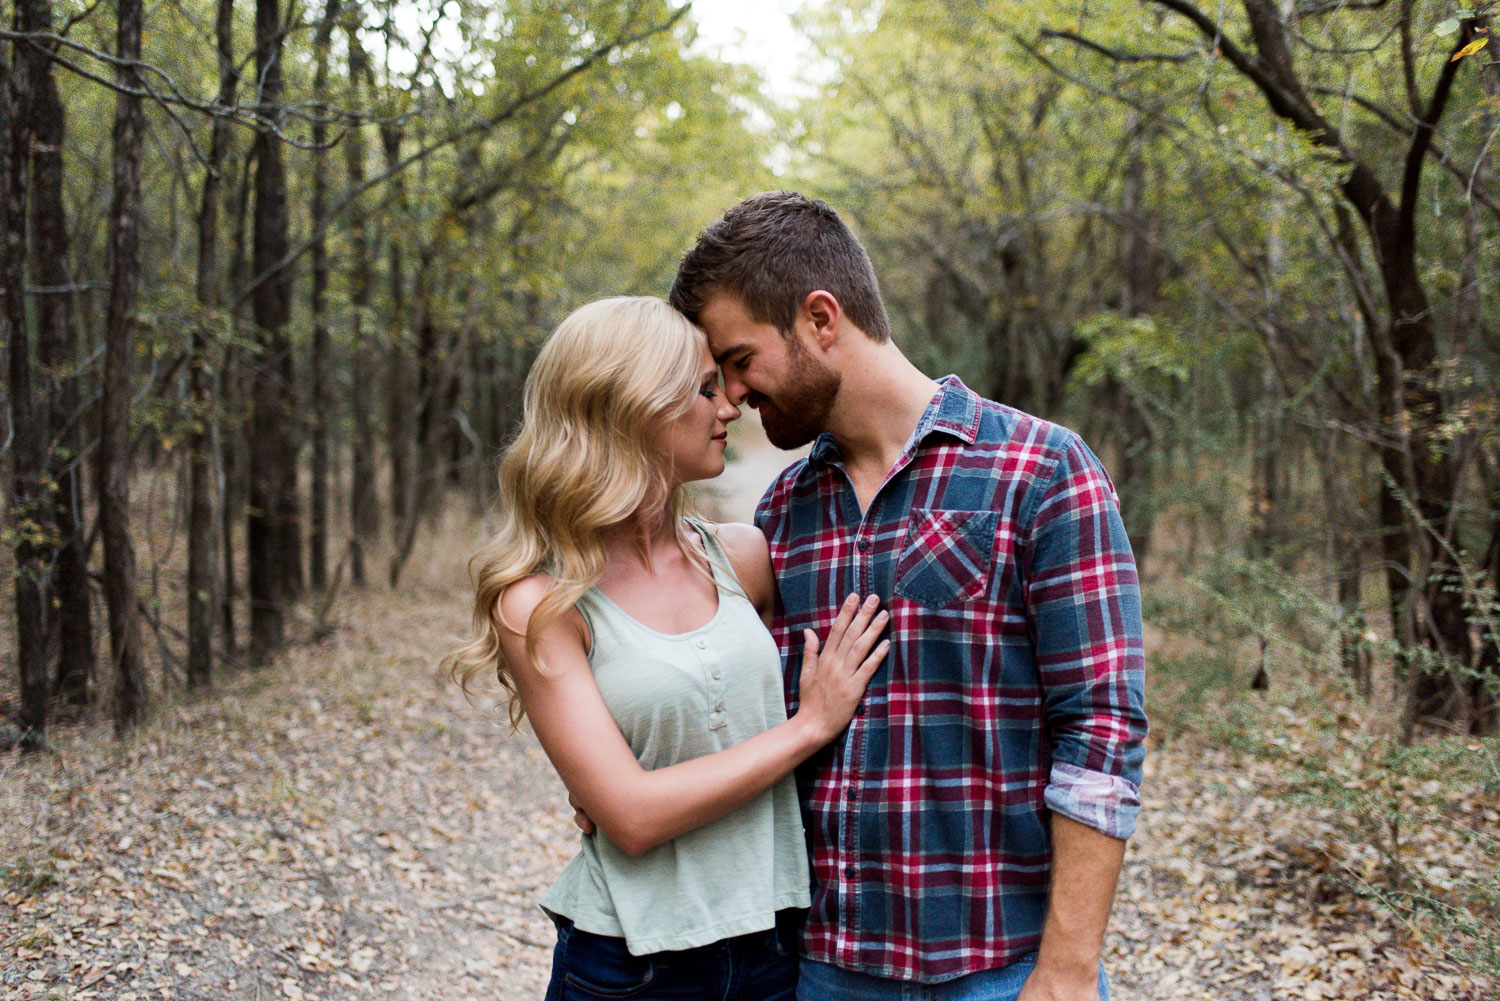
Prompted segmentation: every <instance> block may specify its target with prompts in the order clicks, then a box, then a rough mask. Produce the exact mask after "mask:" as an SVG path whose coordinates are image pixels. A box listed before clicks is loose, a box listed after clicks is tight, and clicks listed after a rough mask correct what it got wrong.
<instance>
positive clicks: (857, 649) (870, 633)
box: [848, 612, 891, 661]
mask: <svg viewBox="0 0 1500 1001" xmlns="http://www.w3.org/2000/svg"><path fill="white" fill-rule="evenodd" d="M890 619H891V616H890V613H889V612H881V613H880V614H879V615H872V616H871V617H870V620H869V621H868V622H867V623H865V627H864V629H862V630H861V631H860V632H858V633H856V634H854V638H853V639H852V640H851V641H850V645H849V651H848V653H849V659H850V660H856V661H857V660H859V659H860V658H861V657H863V656H864V655H865V654H867V653H869V652H870V648H871V647H873V646H874V645H875V642H876V640H878V639H880V634H881V633H883V632H885V626H886V623H887V622H889V621H890ZM850 632H851V633H852V632H853V630H850Z"/></svg>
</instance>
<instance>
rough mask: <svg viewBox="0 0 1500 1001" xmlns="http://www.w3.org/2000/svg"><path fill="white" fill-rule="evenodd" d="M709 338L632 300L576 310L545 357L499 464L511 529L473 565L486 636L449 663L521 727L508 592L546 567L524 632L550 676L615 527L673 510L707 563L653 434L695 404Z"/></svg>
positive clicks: (504, 516)
mask: <svg viewBox="0 0 1500 1001" xmlns="http://www.w3.org/2000/svg"><path fill="white" fill-rule="evenodd" d="M705 343H706V342H705V339H704V336H703V332H702V331H701V330H699V329H698V328H697V327H695V326H694V325H693V324H692V323H691V322H689V321H688V320H687V319H686V318H685V317H684V316H683V315H682V314H681V313H679V312H677V311H676V310H675V309H673V308H672V307H671V306H669V305H667V304H666V303H665V302H663V301H662V300H660V299H654V298H651V297H648V296H641V297H624V296H621V297H616V298H611V299H601V300H599V301H598V302H592V303H589V304H588V305H587V306H583V307H581V308H579V309H577V310H575V311H574V312H573V313H572V314H570V315H569V316H568V318H567V319H565V320H563V322H562V323H561V324H559V325H558V328H557V329H556V330H555V331H553V333H552V336H551V337H549V338H548V339H547V343H546V344H545V345H543V346H542V350H541V352H540V353H539V354H538V355H537V358H536V362H535V363H534V364H533V365H532V367H531V372H530V374H528V375H527V377H526V393H525V400H524V406H523V411H522V418H521V428H520V430H519V432H517V434H516V437H515V440H514V441H512V442H511V444H510V446H509V447H508V448H507V449H506V450H505V454H504V456H503V457H502V458H501V460H500V476H499V479H500V496H499V520H500V525H499V528H498V530H497V531H496V532H495V535H494V536H493V537H492V538H491V539H490V541H489V542H488V543H487V544H486V545H485V546H484V548H482V549H481V550H480V551H479V552H478V553H477V554H476V555H475V556H474V558H473V559H472V560H471V561H470V562H469V575H470V577H471V578H472V580H473V583H474V640H473V641H472V642H471V643H469V644H468V645H466V646H464V647H463V648H461V649H460V650H458V651H456V652H455V653H453V654H452V655H450V656H449V657H448V658H447V659H446V661H445V663H446V666H447V667H448V670H449V673H450V674H451V676H452V677H453V678H454V680H456V681H457V682H458V683H459V685H460V686H461V687H462V688H463V690H464V692H465V694H468V693H469V692H470V683H471V682H472V681H473V680H474V678H476V677H477V676H478V675H480V674H481V673H483V672H486V671H490V670H494V671H495V672H496V673H497V676H498V677H499V680H500V684H501V686H502V687H503V688H504V689H505V691H506V692H507V693H508V695H509V699H510V704H509V710H510V721H511V725H512V726H519V725H520V722H521V719H522V718H523V717H524V715H525V707H524V706H522V705H521V702H520V700H519V699H518V698H517V697H516V687H515V683H514V681H513V680H512V679H511V677H510V673H509V669H508V667H507V665H506V663H505V658H504V656H503V654H502V653H501V648H500V635H501V631H502V630H505V631H508V632H510V633H512V634H515V633H516V632H518V630H516V629H513V628H511V626H510V624H509V623H507V622H506V621H505V619H504V617H503V616H502V615H501V612H500V597H501V595H503V594H504V593H505V589H506V588H508V587H510V586H511V585H512V584H514V583H516V582H517V581H519V580H523V579H525V578H526V577H529V576H530V575H532V574H534V573H537V572H539V571H540V572H542V573H545V574H547V575H548V576H549V577H550V578H551V588H550V590H549V591H548V593H547V595H546V597H544V598H543V599H542V601H541V602H540V603H539V604H538V605H537V607H536V609H535V611H534V612H533V613H532V615H531V618H530V621H529V623H528V624H527V627H526V632H525V636H526V655H527V656H528V657H529V658H531V659H532V660H533V662H536V663H537V664H538V666H539V667H541V668H542V669H543V670H545V665H543V664H541V663H540V662H539V661H537V638H538V636H540V634H541V632H542V630H544V629H545V628H546V627H547V626H549V625H551V624H552V623H554V622H556V621H557V620H558V619H559V618H560V617H561V616H563V615H564V614H566V613H567V611H568V609H570V608H572V607H574V605H575V604H576V603H577V601H578V599H579V598H581V597H582V596H583V594H584V592H586V591H587V590H588V589H589V588H590V587H593V586H594V585H595V584H597V583H598V582H599V579H600V578H601V577H602V576H603V573H604V550H603V548H602V545H601V541H600V540H601V535H602V533H603V532H604V530H606V529H608V528H611V527H614V526H617V525H620V524H622V523H624V522H626V521H628V520H630V519H631V518H632V517H633V516H635V515H636V514H637V513H638V512H641V511H642V510H643V509H648V508H650V507H652V506H654V505H657V504H664V505H665V507H666V511H667V514H668V515H669V523H670V524H671V525H672V526H673V531H674V532H676V534H677V537H678V538H677V542H678V545H679V546H681V547H682V549H683V551H684V552H685V553H688V554H689V555H690V556H695V555H696V554H695V550H694V548H693V547H691V546H690V545H689V544H688V542H687V537H686V534H685V529H684V527H683V520H682V516H683V514H684V513H685V512H686V500H685V497H684V494H683V491H682V489H681V488H680V487H678V486H673V485H672V483H671V481H670V479H669V478H668V473H667V470H666V469H665V468H664V466H663V462H662V459H661V457H660V455H659V454H658V453H657V452H656V450H655V449H654V448H653V438H654V437H655V435H656V434H657V432H658V431H659V430H660V429H661V428H662V426H663V425H664V423H666V422H668V421H671V420H673V419H674V418H676V417H679V416H681V415H682V414H684V413H686V412H687V410H688V408H689V407H691V405H692V402H693V396H694V393H695V392H696V391H697V389H698V379H699V376H700V374H701V372H700V368H699V366H700V364H701V362H702V358H703V347H704V344H705ZM699 561H701V557H700V558H698V559H695V562H699ZM704 569H705V571H706V570H707V567H706V566H705V567H704Z"/></svg>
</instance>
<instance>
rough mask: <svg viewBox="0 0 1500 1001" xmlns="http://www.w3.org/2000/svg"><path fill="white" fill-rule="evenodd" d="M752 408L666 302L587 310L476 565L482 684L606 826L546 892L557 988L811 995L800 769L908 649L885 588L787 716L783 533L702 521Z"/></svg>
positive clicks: (514, 454) (850, 621)
mask: <svg viewBox="0 0 1500 1001" xmlns="http://www.w3.org/2000/svg"><path fill="white" fill-rule="evenodd" d="M739 413H740V412H739V408H738V407H736V406H734V405H733V404H732V403H730V402H729V401H728V400H727V399H725V398H724V396H723V395H722V393H721V392H720V390H719V383H718V373H717V370H716V368H715V366H714V362H713V359H712V357H711V356H710V355H709V352H708V348H707V344H706V342H705V340H704V337H703V334H702V332H701V331H699V330H698V329H697V328H696V327H694V326H693V325H692V324H691V323H689V322H688V321H687V320H686V319H684V318H683V317H682V316H681V315H680V314H678V313H677V312H676V311H675V310H673V309H672V308H671V307H670V306H668V305H667V304H666V303H664V302H661V301H660V300H657V299H651V298H616V299H605V300H602V301H600V302H595V303H592V304H590V305H588V306H584V307H583V308H581V309H579V310H578V311H576V312H575V313H573V314H572V315H571V316H569V317H568V318H567V319H566V320H564V321H563V323H562V324H561V325H560V326H559V327H558V328H557V330H556V331H555V332H554V333H553V334H552V336H551V337H550V338H549V339H548V341H547V343H546V345H545V346H544V347H543V348H542V351H541V353H540V354H539V355H538V357H537V360H536V363H535V364H534V365H533V367H532V370H531V373H530V375H529V376H528V378H527V382H526V395H525V408H524V416H523V421H522V427H521V430H520V433H519V434H518V436H517V438H516V440H515V441H514V443H513V444H512V445H511V446H510V448H509V449H507V451H506V454H505V456H504V458H503V460H502V461H501V464H500V494H501V496H500V512H501V526H500V529H499V531H498V533H497V534H496V536H495V538H494V540H493V541H492V542H491V543H490V545H489V546H488V547H487V548H486V550H485V551H483V552H481V553H480V555H479V556H477V557H476V558H475V562H476V564H477V565H478V570H477V572H476V573H475V591H476V598H475V628H476V631H477V633H478V638H477V639H476V640H475V642H474V643H472V644H471V645H470V646H468V647H466V648H465V649H464V650H462V651H460V652H459V653H458V654H456V655H455V657H454V658H453V660H454V670H455V673H456V674H458V675H459V676H460V678H461V681H462V683H463V684H465V686H466V688H467V684H468V682H469V681H470V680H471V679H472V678H473V677H474V676H475V675H476V674H478V673H479V672H481V671H488V670H492V669H497V668H498V673H499V678H500V682H501V684H502V685H503V686H504V687H505V688H506V690H507V691H508V692H509V693H510V695H511V720H512V723H516V724H518V723H519V721H520V718H521V716H522V714H523V713H524V715H525V716H526V717H529V718H530V720H531V724H532V727H533V729H534V730H535V731H536V735H537V738H538V740H539V741H540V742H541V745H542V747H543V749H544V750H545V751H546V753H547V756H548V758H550V759H551V761H552V764H553V766H554V767H555V768H556V769H557V772H558V774H559V775H560V776H561V777H562V780H563V782H564V784H565V785H566V786H567V788H568V791H569V793H570V794H571V795H572V797H573V798H574V800H575V801H576V802H577V803H578V804H579V805H580V806H581V807H582V809H583V810H584V811H585V812H586V813H587V814H588V815H589V816H590V817H591V818H592V819H593V821H594V823H595V824H596V825H597V827H598V833H596V834H591V835H585V836H584V837H583V847H582V850H581V851H580V852H579V854H578V856H577V857H575V858H574V859H573V861H572V862H571V863H570V864H569V865H568V867H567V868H566V869H565V870H564V872H563V874H562V876H561V877H560V878H559V879H558V881H557V883H556V885H554V886H553V887H552V889H551V890H550V891H549V892H548V893H547V894H546V896H545V897H544V898H543V900H542V907H543V908H544V909H545V910H546V911H547V912H548V913H549V914H550V915H551V916H552V917H553V920H554V921H555V923H556V924H557V927H558V940H557V946H556V949H555V951H554V953H553V968H552V980H551V984H550V986H549V988H548V992H547V998H548V1001H570V999H575V998H577V999H582V998H599V997H611V998H618V997H633V998H643V999H644V998H705V999H706V998H709V997H712V998H725V997H734V998H740V999H744V1001H772V999H788V1001H789V999H791V998H793V997H794V996H795V987H796V956H795V950H794V947H793V942H794V936H795V926H796V918H797V917H798V916H799V909H802V908H805V907H806V906H807V903H808V894H807V889H808V870H807V859H806V854H805V851H804V846H803V839H802V827H801V819H800V813H799V810H798V806H797V797H796V790H795V787H794V784H793V781H792V779H791V778H790V772H791V771H792V769H793V768H794V767H796V765H798V764H799V763H800V762H802V761H803V760H805V759H806V758H807V757H808V756H809V755H811V754H812V753H813V752H814V751H816V750H817V749H818V748H820V747H822V746H823V745H824V744H826V743H827V742H828V741H829V740H831V739H832V738H833V737H834V736H835V735H837V734H838V733H840V732H841V731H842V730H843V729H844V728H845V727H846V726H847V725H848V723H849V719H850V717H851V716H852V715H853V713H854V710H855V707H856V705H857V704H858V702H859V699H860V697H861V696H862V695H863V693H864V688H865V684H866V682H867V681H868V680H869V678H870V676H871V674H872V673H873V672H874V670H875V668H876V667H877V666H878V664H879V663H880V661H881V660H882V659H883V658H884V656H885V653H886V650H887V648H888V645H889V644H888V643H885V642H881V643H880V644H879V645H878V646H877V645H876V640H877V638H878V634H879V632H880V631H881V630H882V629H883V628H884V625H885V619H886V613H884V612H879V613H877V611H876V608H875V602H874V600H873V599H872V600H870V601H866V602H863V603H861V602H859V601H858V600H857V598H856V596H854V595H850V596H849V599H848V600H847V601H846V602H845V603H844V607H843V608H842V610H841V612H840V614H839V616H838V618H837V620H836V622H835V624H834V626H833V628H832V629H831V630H830V631H829V634H828V637H827V639H826V640H825V641H824V642H823V643H821V644H820V643H819V641H818V639H817V637H816V636H814V635H813V634H812V632H811V631H808V632H807V633H806V635H805V637H804V640H805V642H806V644H807V646H806V651H805V654H804V667H803V669H802V675H801V678H800V685H801V688H800V705H799V708H798V710H797V712H796V714H795V715H794V716H793V717H792V718H791V719H787V717H786V713H785V708H784V704H783V698H782V688H781V666H780V665H781V660H780V656H779V654H778V652H777V650H776V647H775V644H774V643H773V641H772V640H771V637H770V634H769V632H767V630H766V628H765V625H764V622H763V620H764V619H765V618H767V617H768V616H769V614H770V610H771V606H772V602H773V601H774V597H775V593H774V588H775V585H774V581H773V578H772V574H771V567H770V560H769V556H768V552H767V548H766V542H765V539H764V537H763V536H762V535H761V534H760V532H759V530H758V529H755V528H753V527H751V526H749V525H718V526H715V525H711V524H708V523H706V522H703V521H699V520H697V519H694V518H690V517H687V516H686V514H685V508H686V503H685V499H684V496H683V489H682V488H683V486H684V485H685V484H687V483H689V482H692V481H695V480H704V479H709V478H711V477H714V476H717V475H718V474H719V473H720V472H722V471H723V469H724V448H725V439H726V434H727V431H726V429H727V426H728V425H729V423H730V422H731V421H733V420H735V419H736V418H738V417H739Z"/></svg>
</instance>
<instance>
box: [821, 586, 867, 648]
mask: <svg viewBox="0 0 1500 1001" xmlns="http://www.w3.org/2000/svg"><path fill="white" fill-rule="evenodd" d="M858 610H859V595H857V594H851V595H849V597H847V598H845V599H844V603H843V604H842V605H840V606H839V614H838V615H837V616H835V617H834V620H833V625H831V626H829V627H828V642H827V644H826V646H827V647H828V649H829V650H837V649H838V648H839V643H840V642H842V641H843V639H844V633H845V632H846V631H847V630H848V628H849V623H851V622H853V621H854V613H855V612H857V611H858Z"/></svg>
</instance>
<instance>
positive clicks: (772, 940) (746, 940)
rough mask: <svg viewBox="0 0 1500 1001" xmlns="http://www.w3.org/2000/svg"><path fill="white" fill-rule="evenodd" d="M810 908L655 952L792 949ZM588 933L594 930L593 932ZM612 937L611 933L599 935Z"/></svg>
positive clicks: (676, 955) (688, 956) (556, 919)
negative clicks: (724, 935) (761, 924)
mask: <svg viewBox="0 0 1500 1001" xmlns="http://www.w3.org/2000/svg"><path fill="white" fill-rule="evenodd" d="M806 915H807V912H806V911H804V910H799V909H797V908H786V909H783V910H780V911H777V912H776V924H775V925H773V926H772V927H770V928H765V929H762V930H761V931H752V932H746V933H745V934H743V935H731V936H730V937H729V938H721V939H719V940H718V941H717V942H709V943H708V944H707V945H698V946H694V947H693V948H691V949H676V950H668V951H665V952H658V953H653V954H652V955H654V956H657V957H659V958H661V959H674V960H680V961H689V960H692V959H694V958H697V957H707V956H711V955H720V954H722V953H725V952H742V951H754V950H758V949H764V948H765V947H766V946H774V945H776V943H777V941H778V940H780V941H781V942H784V943H787V944H788V947H789V949H795V945H796V937H795V936H796V934H797V931H798V930H799V929H800V928H801V927H802V922H803V920H804V918H805V917H806ZM552 921H553V923H554V924H556V925H557V926H558V929H559V930H561V929H563V928H564V927H566V928H568V929H569V930H570V931H571V930H572V929H573V922H572V921H571V920H570V919H568V918H566V917H563V916H562V915H560V914H554V915H552ZM588 934H594V933H593V932H589V933H588ZM599 937H600V938H608V937H611V936H602V935H601V936H599Z"/></svg>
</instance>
